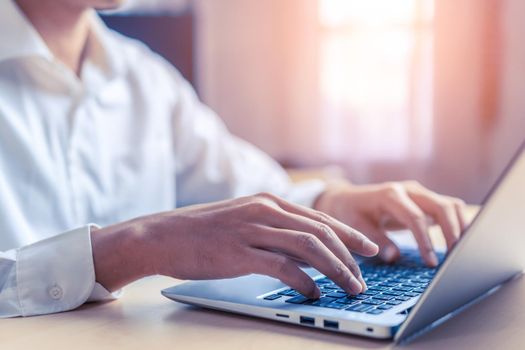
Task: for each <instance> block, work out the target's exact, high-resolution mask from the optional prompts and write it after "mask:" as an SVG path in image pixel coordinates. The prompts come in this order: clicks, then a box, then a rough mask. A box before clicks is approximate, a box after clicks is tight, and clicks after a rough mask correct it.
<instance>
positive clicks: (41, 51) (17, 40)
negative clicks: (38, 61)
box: [0, 0, 53, 62]
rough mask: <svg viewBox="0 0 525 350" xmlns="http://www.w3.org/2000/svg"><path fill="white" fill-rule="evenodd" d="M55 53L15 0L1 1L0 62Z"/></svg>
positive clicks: (50, 57)
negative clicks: (50, 49)
mask: <svg viewBox="0 0 525 350" xmlns="http://www.w3.org/2000/svg"><path fill="white" fill-rule="evenodd" d="M29 56H40V57H43V58H46V59H49V60H51V59H53V54H52V53H51V51H49V48H48V47H47V45H46V44H45V42H44V40H42V38H41V37H40V35H39V34H38V32H37V31H36V30H35V29H34V28H33V26H32V25H31V23H30V22H29V20H28V19H27V18H26V16H25V15H24V14H23V13H22V11H21V10H20V9H19V8H18V6H17V5H16V4H15V2H14V1H13V0H3V1H0V62H1V61H4V60H8V59H12V58H20V57H29Z"/></svg>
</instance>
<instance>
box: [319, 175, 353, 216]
mask: <svg viewBox="0 0 525 350" xmlns="http://www.w3.org/2000/svg"><path fill="white" fill-rule="evenodd" d="M349 185H350V184H349V183H348V182H347V181H341V180H338V181H332V182H330V183H328V184H327V186H326V190H324V191H323V192H322V193H321V194H320V195H319V196H318V197H317V198H316V200H315V202H314V205H313V208H314V209H316V210H319V211H322V212H324V213H327V214H329V215H331V214H332V213H333V212H334V207H336V203H337V202H338V197H339V195H340V194H341V192H342V191H343V189H344V188H346V187H348V186H349Z"/></svg>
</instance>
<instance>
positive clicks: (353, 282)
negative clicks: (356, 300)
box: [350, 277, 363, 294]
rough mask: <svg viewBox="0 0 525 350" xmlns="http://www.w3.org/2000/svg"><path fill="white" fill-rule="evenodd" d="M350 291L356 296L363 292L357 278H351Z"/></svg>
mask: <svg viewBox="0 0 525 350" xmlns="http://www.w3.org/2000/svg"><path fill="white" fill-rule="evenodd" d="M350 290H351V291H352V292H353V293H355V294H359V293H361V291H362V290H363V286H362V285H361V282H359V281H358V280H357V278H355V277H352V278H350Z"/></svg>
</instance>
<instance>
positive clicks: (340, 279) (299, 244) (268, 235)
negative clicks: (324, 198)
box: [248, 227, 363, 294]
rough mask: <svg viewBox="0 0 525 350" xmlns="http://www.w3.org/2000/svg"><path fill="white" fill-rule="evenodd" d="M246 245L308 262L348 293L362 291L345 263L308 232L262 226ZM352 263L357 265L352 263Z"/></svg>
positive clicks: (359, 283) (358, 282)
mask: <svg viewBox="0 0 525 350" xmlns="http://www.w3.org/2000/svg"><path fill="white" fill-rule="evenodd" d="M248 243H249V244H251V245H252V247H254V248H259V249H265V250H271V251H274V252H275V251H278V252H282V253H284V254H287V255H290V256H293V257H295V258H297V259H299V260H302V261H305V262H307V263H308V264H309V265H310V266H312V267H314V268H315V269H317V270H318V271H319V272H321V273H322V274H324V275H326V276H327V277H328V278H330V279H331V280H333V281H334V282H335V283H336V284H338V285H339V286H340V287H341V288H343V289H344V290H345V291H346V292H347V293H349V294H358V293H360V292H361V291H362V289H363V287H362V285H361V282H360V281H359V280H358V279H357V278H356V277H357V276H356V275H355V274H354V273H353V272H352V271H351V270H350V268H349V267H348V266H347V264H345V262H343V261H341V260H340V259H339V258H338V257H337V256H336V255H335V254H334V253H333V252H332V251H331V250H330V249H328V247H327V246H326V245H325V244H324V243H323V242H322V241H321V240H320V239H319V238H317V237H316V236H315V235H313V234H311V233H307V232H304V231H301V232H300V231H293V230H287V229H281V228H274V227H261V228H260V230H258V232H257V233H256V234H253V235H251V236H250V238H249V239H248ZM348 254H349V253H348ZM350 258H351V257H350ZM351 259H352V258H351ZM352 260H353V259H352ZM353 263H354V264H355V265H356V266H357V264H356V263H355V261H354V262H353ZM354 268H355V267H354ZM357 269H359V267H357Z"/></svg>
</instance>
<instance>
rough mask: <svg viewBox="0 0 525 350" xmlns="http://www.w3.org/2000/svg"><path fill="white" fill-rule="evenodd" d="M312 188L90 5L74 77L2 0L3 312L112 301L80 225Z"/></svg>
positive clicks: (309, 197) (294, 195)
mask: <svg viewBox="0 0 525 350" xmlns="http://www.w3.org/2000/svg"><path fill="white" fill-rule="evenodd" d="M232 98H235V97H232ZM246 117H247V118H249V116H246ZM322 190H323V184H322V183H321V182H308V183H302V184H295V185H292V184H291V183H290V181H289V179H288V177H287V175H286V173H285V172H284V171H283V170H282V168H281V167H280V166H279V165H278V164H277V163H275V162H274V161H273V160H272V159H271V158H269V157H268V156H266V155H265V154H264V153H262V152H261V151H259V150H258V149H256V148H255V147H253V146H251V145H250V144H248V143H246V142H244V141H242V140H240V139H238V138H236V137H234V136H232V135H231V134H229V133H228V131H227V129H226V128H225V126H224V125H223V123H222V122H221V120H220V119H219V118H218V117H217V116H216V115H215V114H214V113H213V112H212V111H211V110H210V109H209V108H207V107H206V106H204V105H203V104H202V103H201V102H200V101H199V100H198V98H197V96H196V94H195V93H194V91H193V89H192V87H191V86H190V85H189V84H188V83H187V82H186V81H185V80H184V79H183V78H182V77H181V75H180V74H179V73H178V72H177V70H176V69H175V68H173V67H172V66H170V65H169V64H168V63H167V62H166V61H164V60H163V59H162V58H160V57H159V56H157V55H155V54H153V53H152V52H151V51H150V50H149V49H148V48H146V47H145V46H144V45H143V44H141V43H139V42H137V41H134V40H131V39H128V38H125V37H123V36H121V35H119V34H117V33H115V32H112V31H110V30H109V29H107V28H106V27H105V26H104V25H103V24H102V22H101V21H100V20H99V19H98V17H97V16H96V14H95V13H93V28H92V31H91V34H90V36H89V40H88V48H87V54H86V59H85V62H84V63H83V66H82V71H81V79H79V78H78V77H77V76H76V75H75V74H74V73H73V72H72V71H71V70H69V69H68V68H66V67H65V66H64V65H63V64H61V63H60V62H58V61H57V60H56V59H55V58H54V57H53V54H52V53H51V52H50V51H49V49H48V48H47V46H46V45H45V43H44V41H43V40H42V39H41V37H40V36H39V35H38V33H37V32H36V31H35V29H34V28H33V27H32V26H31V25H30V23H29V22H28V20H27V19H26V18H25V16H24V15H23V14H22V13H21V11H20V10H19V8H18V7H17V6H16V4H15V3H14V2H13V1H12V0H3V1H0V212H1V218H0V317H10V316H19V315H24V316H27V315H35V314H45V313H52V312H60V311H65V310H70V309H73V308H75V307H77V306H79V305H81V304H82V303H84V302H86V301H88V300H100V299H103V298H112V297H115V295H111V294H109V293H108V292H107V291H106V290H105V289H104V288H103V287H102V286H100V285H98V284H97V283H96V282H95V281H96V276H95V272H94V266H93V258H92V252H91V240H90V230H89V227H90V223H96V224H97V225H100V226H104V225H108V224H111V223H115V222H119V221H123V220H127V219H130V218H133V217H137V216H140V215H144V214H148V213H154V212H158V211H165V210H170V209H174V208H176V207H180V206H185V205H190V204H194V203H202V202H210V201H215V200H220V199H225V198H232V197H237V196H241V195H248V194H253V193H257V192H260V191H269V192H273V193H275V194H278V195H281V196H284V197H285V198H287V199H289V200H291V201H294V202H296V203H300V204H303V205H307V206H308V205H311V204H312V202H313V200H314V199H315V197H316V196H317V195H318V194H319V193H320V192H321V191H322Z"/></svg>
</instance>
